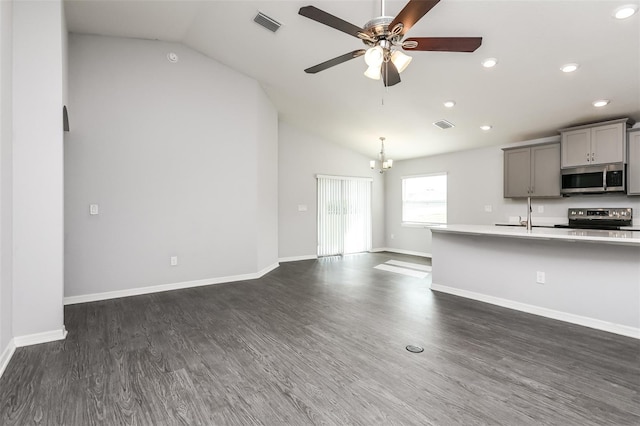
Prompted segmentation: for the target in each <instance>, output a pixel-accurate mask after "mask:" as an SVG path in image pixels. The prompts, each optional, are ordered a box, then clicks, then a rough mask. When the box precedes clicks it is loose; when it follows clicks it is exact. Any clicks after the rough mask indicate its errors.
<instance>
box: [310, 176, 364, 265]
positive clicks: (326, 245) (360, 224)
mask: <svg viewBox="0 0 640 426" xmlns="http://www.w3.org/2000/svg"><path fill="white" fill-rule="evenodd" d="M371 184H372V179H368V178H350V177H339V176H325V175H318V256H332V255H339V254H348V253H358V252H363V251H369V250H371Z"/></svg>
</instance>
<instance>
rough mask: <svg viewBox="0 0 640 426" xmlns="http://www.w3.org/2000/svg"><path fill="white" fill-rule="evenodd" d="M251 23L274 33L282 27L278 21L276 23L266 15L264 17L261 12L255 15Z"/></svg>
mask: <svg viewBox="0 0 640 426" xmlns="http://www.w3.org/2000/svg"><path fill="white" fill-rule="evenodd" d="M253 22H256V23H258V24H260V25H262V26H263V27H265V28H266V29H268V30H269V31H271V32H274V33H275V32H276V31H278V28H280V27H281V26H282V24H281V23H280V22H278V21H276V20H275V19H273V18H270V17H268V16H267V15H265V14H264V13H262V12H258V14H257V15H256V17H255V18H253Z"/></svg>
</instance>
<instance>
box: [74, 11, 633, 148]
mask: <svg viewBox="0 0 640 426" xmlns="http://www.w3.org/2000/svg"><path fill="white" fill-rule="evenodd" d="M639 3H640V2H639V1H638V0H631V1H630V0H622V1H617V0H595V1H581V0H566V1H558V0H526V1H525V0H523V1H518V0H513V1H512V0H499V1H486V0H466V1H465V0H441V1H440V3H439V4H437V5H436V6H435V7H434V8H433V9H432V10H431V11H430V12H428V13H427V14H426V15H425V16H424V18H422V19H421V20H420V21H419V22H418V23H417V24H416V25H414V26H413V27H412V28H411V29H410V30H409V31H408V32H407V35H406V37H449V36H458V37H467V36H469V37H474V36H481V37H483V42H482V46H481V47H480V48H479V49H478V50H476V51H475V52H474V53H451V52H406V53H408V54H409V55H410V56H412V57H413V61H412V62H411V64H410V65H409V67H408V68H407V69H406V70H405V71H404V72H403V73H402V74H401V77H402V82H401V83H400V84H398V85H396V86H392V87H389V88H385V87H383V84H382V83H381V81H375V80H371V79H368V78H366V77H365V76H364V75H363V72H364V71H365V69H366V65H365V63H364V60H363V58H356V59H353V60H350V61H348V62H346V63H343V64H340V65H338V66H335V67H333V68H330V69H328V70H325V71H322V72H320V73H318V74H306V73H305V72H303V70H304V69H305V68H308V67H310V66H312V65H316V64H318V63H320V62H323V61H325V60H328V59H330V58H333V57H336V56H339V55H341V54H344V53H347V52H350V51H353V50H356V49H360V48H364V47H365V46H364V44H363V43H362V42H361V41H360V40H358V39H357V38H354V37H351V36H349V35H347V34H344V33H342V32H339V31H336V30H334V29H332V28H329V27H327V26H325V25H322V24H319V23H317V22H315V21H312V20H310V19H307V18H305V17H302V16H300V15H298V10H299V9H300V7H302V6H306V5H314V6H316V7H318V8H320V9H322V10H324V11H326V12H329V13H331V14H333V15H336V16H338V17H340V18H342V19H344V20H346V21H348V22H351V23H353V24H355V25H358V26H363V25H364V24H365V23H366V22H367V21H369V20H370V19H372V18H374V17H377V16H380V12H381V4H380V1H379V0H366V1H365V0H353V1H326V0H307V1H304V2H300V1H289V0H279V1H268V0H263V1H240V0H236V1H195V2H194V1H134V0H129V1H116V0H84V1H69V0H67V1H65V12H66V18H67V26H68V29H69V31H70V32H74V33H87V34H99V35H106V36H118V37H133V38H143V39H152V40H156V39H157V40H164V41H170V42H179V43H183V44H184V45H186V46H188V47H191V48H193V49H195V50H197V51H200V52H201V53H203V54H205V55H207V56H209V57H211V58H213V59H215V60H217V61H219V62H221V63H223V64H225V65H227V66H229V67H231V68H233V69H235V70H237V71H238V72H241V73H243V74H246V75H248V76H250V77H252V78H254V79H256V80H257V81H259V82H260V84H261V85H262V86H263V87H264V90H265V91H266V93H267V94H268V96H269V97H270V98H271V100H272V102H273V103H274V105H275V106H276V108H277V109H278V112H279V114H280V117H281V119H282V120H284V121H288V122H291V123H294V124H295V125H297V126H299V127H302V128H306V129H308V130H309V131H311V132H315V133H317V134H319V135H321V136H323V137H326V138H327V139H329V140H332V141H334V142H336V143H340V144H344V145H347V146H349V147H351V148H352V149H354V150H356V151H358V152H361V153H363V154H365V155H369V156H371V157H372V158H373V157H375V155H376V153H377V151H378V150H379V140H378V138H379V136H385V137H386V138H387V140H386V143H385V146H386V151H387V153H388V156H389V157H391V158H393V159H395V160H400V159H406V158H413V157H419V156H424V155H433V154H437V153H443V152H450V151H457V150H463V149H471V148H475V147H481V146H488V145H501V144H505V143H509V142H517V141H522V140H527V139H533V138H539V137H545V136H553V135H557V134H558V133H557V129H559V128H562V127H567V126H569V125H573V124H582V123H587V122H594V121H600V120H605V119H609V118H619V117H631V118H633V119H635V120H638V121H640V16H639V15H640V14H638V13H636V14H635V15H634V16H632V17H630V18H627V19H625V20H618V19H614V18H613V17H612V14H613V11H614V10H615V9H616V8H617V7H619V6H621V5H624V4H635V5H638V4H639ZM405 4H406V1H404V0H403V1H387V2H385V12H386V15H390V16H395V15H396V14H397V13H398V12H399V11H400V10H401V9H402V8H403V7H404V5H405ZM258 11H260V12H262V13H264V14H266V15H268V16H270V17H271V18H273V19H275V20H277V21H278V22H280V23H281V24H282V27H281V28H280V29H279V30H278V31H277V32H276V33H272V32H270V31H268V30H266V29H265V28H263V27H261V26H259V25H258V24H256V23H255V22H253V18H254V16H255V15H256V13H257V12H258ZM489 57H493V58H497V59H498V64H497V66H495V67H494V68H491V69H488V68H484V67H483V66H482V65H481V62H482V60H483V59H485V58H489ZM566 63H578V64H579V68H578V70H577V71H576V72H574V73H563V72H561V71H560V67H561V66H562V65H563V64H566ZM597 99H608V100H610V103H609V105H607V106H606V107H603V108H594V107H593V105H592V102H593V101H595V100H597ZM446 100H454V101H455V102H456V105H455V107H453V108H445V107H444V106H443V102H444V101H446ZM441 119H445V120H448V121H450V122H451V123H453V124H454V125H455V127H453V128H451V129H447V130H442V129H440V128H438V127H436V126H434V125H433V124H432V123H433V122H435V121H438V120H441ZM483 124H489V125H491V126H492V128H491V130H489V131H483V130H481V129H480V126H481V125H483Z"/></svg>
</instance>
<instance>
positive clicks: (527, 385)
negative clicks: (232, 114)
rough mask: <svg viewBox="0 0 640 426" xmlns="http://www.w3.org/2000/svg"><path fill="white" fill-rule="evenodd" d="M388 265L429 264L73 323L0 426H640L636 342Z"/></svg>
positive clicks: (6, 389)
mask: <svg viewBox="0 0 640 426" xmlns="http://www.w3.org/2000/svg"><path fill="white" fill-rule="evenodd" d="M389 259H397V260H404V261H410V262H421V263H425V262H427V261H428V260H427V259H421V258H415V257H409V256H402V255H396V254H389V253H374V254H362V255H354V256H347V257H345V258H327V259H322V260H317V261H301V262H291V263H283V264H282V265H281V266H280V268H278V269H276V270H274V271H273V272H271V273H269V274H267V275H266V276H265V277H263V278H262V279H259V280H253V281H245V282H237V283H230V284H221V285H214V286H208V287H199V288H193V289H187V290H180V291H172V292H166V293H156V294H151V295H144V296H137V297H129V298H123V299H115V300H109V301H103V302H95V303H85V304H80V305H72V306H67V307H66V308H65V324H66V327H67V329H68V331H69V335H68V336H67V339H66V340H64V341H60V342H53V343H47V344H42V345H35V346H31V347H25V348H18V349H17V350H16V352H15V354H14V356H13V358H12V360H11V362H10V364H9V365H8V368H7V371H6V372H5V374H4V376H3V377H2V378H1V379H0V404H1V405H0V424H2V425H27V424H47V425H57V424H61V425H82V426H85V425H92V424H108V425H128V424H136V425H174V424H187V425H252V424H257V425H259V424H264V425H305V424H327V425H373V424H385V425H387V424H398V425H476V424H491V425H494V424H502V425H543V424H545V425H546V424H553V425H563V426H564V425H580V426H585V425H638V424H640V397H639V392H640V341H638V340H636V339H631V338H626V337H622V336H617V335H614V334H609V333H605V332H600V331H596V330H592V329H588V328H584V327H579V326H574V325H571V324H566V323H562V322H558V321H553V320H549V319H545V318H541V317H537V316H534V315H528V314H524V313H520V312H516V311H513V310H509V309H503V308H499V307H495V306H492V305H488V304H483V303H479V302H474V301H470V300H466V299H463V298H458V297H455V296H450V295H446V294H442V293H435V292H431V291H430V290H429V284H430V281H429V279H430V278H426V279H418V278H412V277H408V276H403V275H400V274H395V273H391V272H386V271H380V270H376V269H373V266H375V265H377V264H379V263H382V262H384V261H386V260H389ZM484 272H485V271H478V273H484ZM577 297H579V295H577ZM408 344H414V345H419V346H423V347H424V348H425V350H424V352H422V353H420V354H413V353H410V352H408V351H406V350H405V346H406V345H408Z"/></svg>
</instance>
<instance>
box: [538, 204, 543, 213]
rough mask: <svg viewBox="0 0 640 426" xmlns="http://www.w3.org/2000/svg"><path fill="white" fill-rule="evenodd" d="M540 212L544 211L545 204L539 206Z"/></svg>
mask: <svg viewBox="0 0 640 426" xmlns="http://www.w3.org/2000/svg"><path fill="white" fill-rule="evenodd" d="M538 213H544V206H543V205H539V206H538Z"/></svg>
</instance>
